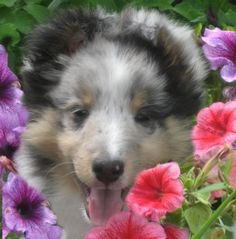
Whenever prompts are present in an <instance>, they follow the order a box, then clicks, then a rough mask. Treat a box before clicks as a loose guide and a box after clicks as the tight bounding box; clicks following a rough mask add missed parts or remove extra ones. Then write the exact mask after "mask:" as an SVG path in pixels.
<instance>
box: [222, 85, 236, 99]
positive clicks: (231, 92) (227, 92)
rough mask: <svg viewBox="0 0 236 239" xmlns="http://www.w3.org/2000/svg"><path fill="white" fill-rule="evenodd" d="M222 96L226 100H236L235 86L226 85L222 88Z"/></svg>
mask: <svg viewBox="0 0 236 239" xmlns="http://www.w3.org/2000/svg"><path fill="white" fill-rule="evenodd" d="M223 96H224V98H225V99H226V100H227V101H231V100H236V88H235V87H233V86H227V87H225V88H224V89H223Z"/></svg>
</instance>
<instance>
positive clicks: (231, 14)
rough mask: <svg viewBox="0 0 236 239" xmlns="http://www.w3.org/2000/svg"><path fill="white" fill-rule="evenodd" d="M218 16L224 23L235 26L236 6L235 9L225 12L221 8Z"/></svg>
mask: <svg viewBox="0 0 236 239" xmlns="http://www.w3.org/2000/svg"><path fill="white" fill-rule="evenodd" d="M217 17H218V19H219V22H220V23H221V24H222V25H231V26H235V23H236V8H234V10H232V9H229V10H228V11H227V12H224V11H223V10H221V9H220V10H219V12H218V14H217Z"/></svg>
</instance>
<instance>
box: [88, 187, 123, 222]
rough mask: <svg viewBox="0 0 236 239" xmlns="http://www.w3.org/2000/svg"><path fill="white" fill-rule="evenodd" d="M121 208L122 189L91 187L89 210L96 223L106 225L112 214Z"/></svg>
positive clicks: (91, 218) (92, 219)
mask: <svg viewBox="0 0 236 239" xmlns="http://www.w3.org/2000/svg"><path fill="white" fill-rule="evenodd" d="M121 209H122V200H121V190H105V189H104V190H101V189H96V188H91V191H90V195H89V197H88V210H89V216H90V220H91V221H92V222H93V223H94V224H95V225H97V226H100V225H104V224H105V223H106V222H107V221H108V219H109V218H110V217H111V216H112V215H114V214H115V213H117V212H120V211H121Z"/></svg>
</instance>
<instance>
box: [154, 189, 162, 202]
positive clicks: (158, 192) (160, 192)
mask: <svg viewBox="0 0 236 239" xmlns="http://www.w3.org/2000/svg"><path fill="white" fill-rule="evenodd" d="M156 194H157V199H158V200H161V199H162V197H163V192H162V191H161V189H160V188H158V189H156Z"/></svg>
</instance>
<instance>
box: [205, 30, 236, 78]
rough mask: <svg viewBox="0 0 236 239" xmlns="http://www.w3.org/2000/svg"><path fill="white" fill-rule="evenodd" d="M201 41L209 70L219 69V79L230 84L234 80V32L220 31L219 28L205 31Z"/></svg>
mask: <svg viewBox="0 0 236 239" xmlns="http://www.w3.org/2000/svg"><path fill="white" fill-rule="evenodd" d="M202 40H203V41H204V42H205V45H204V46H203V51H204V54H205V56H206V58H207V59H208V60H209V62H210V64H211V68H212V69H213V70H216V69H218V68H220V69H221V70H220V74H221V77H222V78H223V79H224V80H225V81H227V82H232V81H235V80H236V32H233V31H222V30H220V29H219V28H215V29H213V30H210V29H205V32H204V36H203V37H202Z"/></svg>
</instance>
